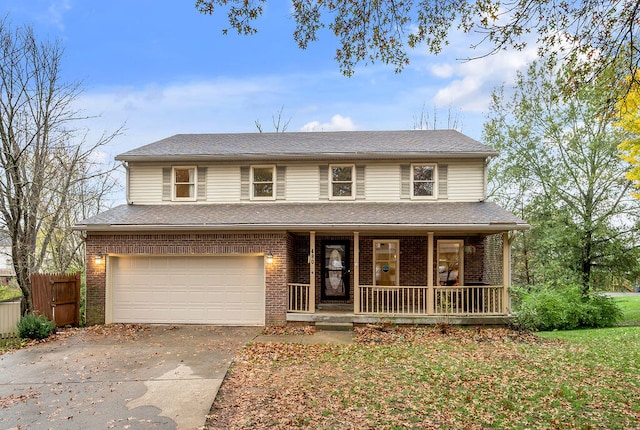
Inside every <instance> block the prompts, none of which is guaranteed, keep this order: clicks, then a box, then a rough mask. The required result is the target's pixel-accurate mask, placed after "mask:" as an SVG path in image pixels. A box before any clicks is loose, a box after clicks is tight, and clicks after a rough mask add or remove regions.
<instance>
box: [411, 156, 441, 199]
mask: <svg viewBox="0 0 640 430" xmlns="http://www.w3.org/2000/svg"><path fill="white" fill-rule="evenodd" d="M411 171H412V176H411V189H412V194H411V196H412V198H417V199H424V198H426V199H433V198H435V197H436V165H435V164H412V165H411Z"/></svg>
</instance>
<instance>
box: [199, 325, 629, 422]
mask: <svg viewBox="0 0 640 430" xmlns="http://www.w3.org/2000/svg"><path fill="white" fill-rule="evenodd" d="M443 329H446V330H443ZM443 332H444V333H443ZM560 338H562V339H560ZM639 344H640V327H620V328H613V329H605V330H585V331H578V332H557V333H546V334H543V335H541V336H536V335H531V334H523V333H519V332H513V331H510V330H507V329H484V328H483V329H466V328H448V327H425V328H393V327H378V328H371V327H369V328H360V329H357V332H356V340H355V342H354V344H353V345H300V344H259V343H255V344H252V345H249V346H247V347H246V348H244V349H243V350H242V351H241V352H240V353H239V355H238V357H237V358H236V361H235V363H234V364H233V366H232V368H231V370H230V372H229V374H228V376H227V378H226V379H225V382H224V383H223V385H222V387H221V390H220V392H219V394H218V397H217V398H216V401H215V403H214V405H213V408H212V410H211V418H210V419H209V420H208V422H207V426H208V428H210V429H213V428H216V429H217V428H228V429H249V428H290V427H303V428H317V429H320V428H322V429H330V428H335V429H343V428H372V429H373V428H376V429H378V428H387V429H400V428H416V429H429V428H443V429H445V428H446V429H474V428H475V429H485V428H509V429H511V428H536V429H544V428H609V429H616V428H619V429H627V428H638V427H639V426H640V421H639V417H640V352H639V351H640V349H639V348H638V345H639Z"/></svg>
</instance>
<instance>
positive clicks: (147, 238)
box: [86, 233, 293, 325]
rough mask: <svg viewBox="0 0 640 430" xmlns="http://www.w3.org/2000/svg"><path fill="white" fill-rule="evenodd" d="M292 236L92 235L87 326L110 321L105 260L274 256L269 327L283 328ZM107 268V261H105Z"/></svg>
mask: <svg viewBox="0 0 640 430" xmlns="http://www.w3.org/2000/svg"><path fill="white" fill-rule="evenodd" d="M292 246H293V241H292V239H291V238H290V237H289V234H288V233H246V234H243V233H218V234H216V233H128V234H93V233H89V234H88V236H87V239H86V256H87V293H86V313H87V324H89V325H92V324H103V323H104V322H105V303H106V299H105V297H106V266H105V263H101V264H99V265H98V264H96V262H95V256H96V255H98V254H102V255H233V254H236V255H237V254H267V253H269V252H271V253H272V254H273V264H271V265H266V266H265V272H266V279H265V284H266V285H265V322H266V324H267V325H284V324H285V323H286V310H287V281H288V275H289V274H290V270H289V269H288V266H289V264H290V263H291V262H290V258H289V257H288V256H289V255H290V249H291V248H292ZM106 264H108V261H107V262H106Z"/></svg>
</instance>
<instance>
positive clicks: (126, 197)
mask: <svg viewBox="0 0 640 430" xmlns="http://www.w3.org/2000/svg"><path fill="white" fill-rule="evenodd" d="M121 163H122V166H123V167H124V171H125V175H126V180H125V199H126V200H127V204H128V205H132V204H133V202H132V201H131V199H130V198H129V163H127V162H126V161H121Z"/></svg>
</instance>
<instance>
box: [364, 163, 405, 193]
mask: <svg viewBox="0 0 640 430" xmlns="http://www.w3.org/2000/svg"><path fill="white" fill-rule="evenodd" d="M366 172H367V173H366V175H365V181H366V183H365V197H366V200H367V201H370V202H392V201H398V200H400V165H398V164H369V165H367V166H366Z"/></svg>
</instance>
